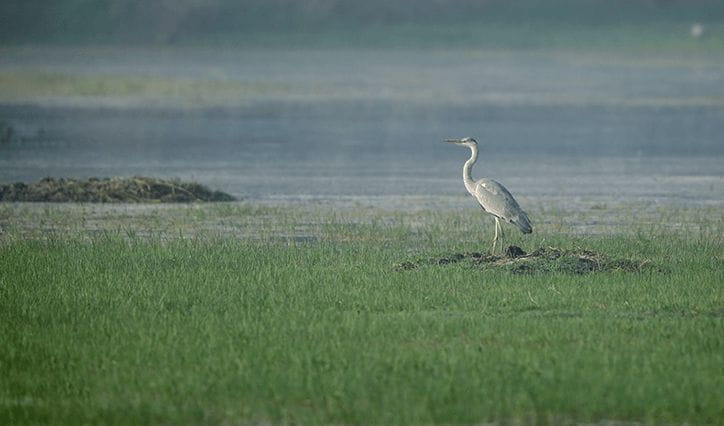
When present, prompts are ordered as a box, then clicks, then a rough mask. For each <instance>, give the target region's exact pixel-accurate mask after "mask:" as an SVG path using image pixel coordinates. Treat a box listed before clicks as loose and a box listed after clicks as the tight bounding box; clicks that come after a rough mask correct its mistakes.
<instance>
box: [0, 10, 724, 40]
mask: <svg viewBox="0 0 724 426" xmlns="http://www.w3.org/2000/svg"><path fill="white" fill-rule="evenodd" d="M694 21H705V22H715V23H717V24H721V23H722V22H724V1H723V0H394V1H390V0H365V1H359V0H4V1H2V2H0V43H2V44H14V43H38V42H40V43H52V42H57V43H74V42H79V43H103V42H106V43H108V42H110V43H161V44H171V43H189V42H191V43H194V42H199V43H208V42H223V41H225V40H226V41H231V42H239V41H243V40H245V39H247V38H249V37H252V38H253V37H255V36H258V35H259V34H262V35H264V34H266V35H269V36H271V37H277V38H282V36H284V35H287V36H288V35H290V34H291V35H294V34H296V33H301V34H307V35H309V34H318V33H325V32H327V33H330V32H331V33H334V32H338V31H355V30H358V29H363V30H366V29H369V28H370V27H375V28H394V27H395V26H398V25H399V26H407V27H409V26H416V27H418V28H423V29H424V28H426V27H439V26H443V27H444V26H447V27H454V26H458V25H460V26H464V25H466V24H468V25H485V24H490V25H498V26H501V27H502V26H505V25H512V26H522V27H525V26H534V27H535V26H536V25H537V26H549V27H555V26H561V25H562V26H579V27H584V26H585V27H596V26H599V27H610V26H620V25H646V24H662V23H667V24H676V23H681V24H684V23H687V22H689V23H690V22H694Z"/></svg>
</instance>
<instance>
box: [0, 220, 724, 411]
mask: <svg viewBox="0 0 724 426" xmlns="http://www.w3.org/2000/svg"><path fill="white" fill-rule="evenodd" d="M214 209H222V207H206V208H202V209H194V208H193V207H190V208H187V209H186V210H184V211H187V212H189V214H193V215H195V216H193V215H192V216H191V217H192V219H188V220H190V222H179V221H178V220H176V219H172V218H171V219H169V220H170V221H171V222H172V223H173V224H174V226H175V227H176V228H177V229H178V230H183V229H184V228H185V227H186V226H193V223H196V224H201V223H204V221H205V220H208V215H209V214H210V212H212V211H213V210H214ZM223 209H228V211H229V212H231V211H234V212H235V215H242V216H243V215H244V214H245V213H244V212H246V214H247V215H248V218H249V219H248V220H249V222H251V221H252V220H253V218H258V219H259V220H260V222H259V223H258V225H257V226H258V227H260V228H262V229H266V230H267V231H268V232H266V234H265V232H261V233H260V235H259V238H257V239H254V240H249V239H238V238H228V237H226V238H225V237H218V235H220V234H219V233H216V235H217V237H214V236H213V233H207V234H206V236H205V237H197V238H192V239H180V238H176V237H174V232H173V231H172V230H167V231H164V232H162V233H160V234H158V235H156V236H153V235H150V236H149V235H146V236H145V237H144V238H140V237H138V236H135V235H136V234H134V233H133V232H126V231H125V230H124V229H123V228H117V230H116V231H112V230H111V229H112V225H109V226H108V227H107V228H106V229H105V230H103V231H102V232H100V233H98V232H88V231H87V230H86V231H82V230H81V232H80V233H78V232H77V230H76V231H74V232H73V231H71V232H68V230H67V229H66V230H65V231H62V232H51V233H48V232H47V231H46V233H45V234H43V236H42V237H41V238H40V239H27V237H28V236H30V235H31V234H28V233H24V232H21V230H22V226H18V227H8V226H7V224H8V219H7V216H5V220H4V222H3V223H4V227H3V228H4V232H5V238H4V242H3V245H2V246H1V248H0V263H1V264H2V268H1V269H0V305H1V306H3V307H4V308H3V309H2V311H0V335H1V336H2V340H3V345H1V346H0V371H1V372H2V380H0V423H4V424H18V423H37V422H40V423H55V424H58V423H61V424H63V423H68V424H77V423H79V422H91V423H106V424H138V423H174V424H198V423H236V422H242V423H246V422H258V421H265V422H266V421H270V422H280V421H285V422H302V423H322V422H324V423H330V422H331V423H372V422H377V423H411V422H415V423H429V422H447V423H450V422H455V423H461V422H462V423H472V422H481V421H495V420H498V421H511V420H513V421H528V422H538V423H560V422H563V421H584V422H586V421H601V420H621V421H642V422H645V423H664V422H671V423H719V422H721V420H722V419H724V409H722V406H721V404H720V402H721V401H720V398H719V396H720V395H721V394H722V392H723V391H724V379H722V375H721V366H722V365H723V364H724V351H723V350H722V349H723V348H722V346H723V345H722V343H723V341H724V339H722V336H723V335H724V334H723V333H722V326H724V311H722V309H723V306H724V303H723V299H722V297H723V296H724V290H723V288H722V285H721V283H722V282H723V281H724V273H723V272H722V271H723V270H724V269H723V268H722V266H723V263H724V258H723V257H722V239H721V235H722V234H721V221H720V220H719V219H718V218H717V217H716V216H713V217H712V215H706V217H707V219H702V220H703V221H704V222H706V223H704V224H700V228H699V229H700V231H698V232H692V233H689V234H687V233H683V232H679V231H675V230H671V229H668V228H652V227H638V228H636V227H635V226H629V227H628V228H627V230H626V232H625V233H624V234H619V235H615V236H608V237H593V236H588V237H585V236H582V237H575V236H569V235H567V233H566V232H565V231H562V230H561V228H559V230H558V231H556V230H555V229H556V228H555V226H554V225H550V224H546V223H547V222H546V220H547V219H548V218H550V217H551V216H555V213H554V212H547V213H545V212H541V211H538V212H537V214H536V217H537V218H539V222H543V223H542V224H541V225H539V226H538V227H537V232H536V233H535V234H533V235H532V236H531V238H526V239H522V238H521V237H520V236H518V235H513V234H512V233H511V239H510V241H511V242H515V243H516V244H520V245H521V246H523V247H524V248H526V249H530V248H531V247H538V246H548V245H550V246H556V247H563V248H573V247H585V248H587V249H590V250H595V251H597V252H601V253H606V254H608V255H610V256H613V257H617V258H626V259H633V260H637V261H647V262H651V263H653V264H655V265H657V266H658V267H657V268H652V269H647V270H646V271H645V272H639V273H628V272H613V273H593V274H584V275H579V274H548V273H532V274H528V275H514V274H511V273H508V272H503V271H495V270H481V269H478V268H476V267H475V266H474V265H472V264H470V263H466V262H461V263H456V264H450V265H440V266H433V265H430V266H422V267H419V268H416V269H414V270H410V271H398V270H396V269H395V268H394V267H393V265H394V264H395V263H396V262H399V261H401V260H405V259H409V258H412V257H415V256H420V255H425V254H432V255H436V254H444V253H450V252H452V251H458V250H471V249H480V248H481V245H482V242H481V241H482V240H486V241H485V244H484V245H485V246H487V245H488V241H487V238H488V237H489V235H488V234H487V232H486V233H482V232H481V231H480V220H478V221H475V222H473V221H472V220H468V219H466V217H467V216H466V215H463V214H461V213H458V212H447V213H440V214H437V215H425V214H422V215H421V214H419V213H404V212H402V213H400V212H398V213H394V214H392V215H388V216H385V215H380V214H379V212H377V213H370V212H369V211H367V212H365V211H363V210H362V211H360V210H354V209H352V210H348V211H346V212H342V213H341V214H339V215H337V216H334V215H332V216H327V217H326V218H325V220H324V222H323V223H320V224H318V225H316V226H315V227H312V229H313V234H314V235H315V236H316V238H314V239H306V240H304V241H311V242H300V241H301V240H300V239H298V238H297V239H296V241H297V242H295V239H294V238H281V239H280V238H279V236H280V235H282V234H280V233H279V230H280V229H283V228H287V229H288V230H289V231H290V232H291V231H294V230H295V229H297V228H298V227H299V226H301V223H303V222H304V219H303V218H302V217H300V216H295V215H294V214H293V213H290V212H289V211H288V210H284V209H279V210H277V209H274V208H262V207H257V208H256V210H252V207H248V208H247V210H243V209H242V208H241V207H240V206H239V207H234V206H230V207H224V208H223ZM152 210H153V209H152ZM15 211H16V212H17V211H18V210H15ZM163 211H166V210H163ZM224 211H227V210H224ZM117 212H118V214H117V218H120V220H123V219H122V218H123V217H124V216H126V215H125V214H124V213H123V210H122V209H120V210H117ZM194 212H195V213H194ZM200 212H206V216H204V215H203V214H201V213H200ZM284 212H286V214H287V216H284V214H285V213H284ZM6 213H7V210H6ZM157 213H158V212H157ZM216 214H219V213H218V212H217V213H216ZM302 216H304V215H303V214H302ZM416 216H421V217H422V220H421V221H420V222H415V221H414V220H413V218H414V217H416ZM702 216H704V215H702ZM149 217H150V216H149ZM227 217H228V218H229V219H228V220H233V219H231V218H230V216H227ZM335 217H336V218H335ZM354 217H357V219H358V220H352V219H353V218H354ZM456 218H457V219H456ZM109 219H110V217H109ZM361 219H364V220H361ZM477 219H480V218H477ZM668 219H671V220H673V219H674V217H670V218H668ZM47 220H50V221H55V222H58V221H61V220H62V219H61V217H59V216H56V217H55V219H53V216H52V215H50V216H47ZM9 221H10V222H15V223H18V224H19V223H21V220H20V219H10V220H9ZM108 223H109V224H110V223H114V222H108ZM115 223H118V222H115ZM120 223H123V222H120ZM274 223H276V225H274V226H280V227H281V228H274V226H272V224H274ZM474 223H477V227H475V228H474V227H473V224H474ZM151 224H152V222H151ZM39 226H40V227H42V226H44V225H42V224H39ZM86 226H89V227H91V228H92V227H93V226H92V225H91V224H90V223H86ZM149 226H150V225H149ZM56 229H58V228H56ZM473 229H476V230H477V231H476V234H474V235H471V231H472V230H473ZM58 230H60V229H58ZM23 235H25V236H23ZM176 235H178V234H176ZM265 235H266V236H265ZM37 236H39V235H36V237H37Z"/></svg>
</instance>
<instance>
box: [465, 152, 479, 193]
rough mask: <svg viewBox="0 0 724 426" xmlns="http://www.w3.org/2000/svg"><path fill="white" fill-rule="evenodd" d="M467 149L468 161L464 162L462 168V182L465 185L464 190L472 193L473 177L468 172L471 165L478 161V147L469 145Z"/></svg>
mask: <svg viewBox="0 0 724 426" xmlns="http://www.w3.org/2000/svg"><path fill="white" fill-rule="evenodd" d="M469 148H470V158H469V159H468V161H466V162H465V165H464V166H463V182H464V183H465V188H466V189H467V190H468V192H473V189H474V182H473V176H472V175H471V173H470V171H471V170H472V169H473V164H475V162H476V161H478V147H477V146H475V145H471V146H470V147H469Z"/></svg>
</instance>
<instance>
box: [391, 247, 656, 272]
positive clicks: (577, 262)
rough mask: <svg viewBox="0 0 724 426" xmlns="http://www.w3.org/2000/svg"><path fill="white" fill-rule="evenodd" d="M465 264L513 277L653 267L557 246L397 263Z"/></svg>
mask: <svg viewBox="0 0 724 426" xmlns="http://www.w3.org/2000/svg"><path fill="white" fill-rule="evenodd" d="M459 262H466V263H467V264H468V265H469V266H470V267H472V268H476V269H483V270H485V269H488V270H504V271H509V272H512V273H514V274H534V273H554V272H559V273H572V274H587V273H591V272H613V271H627V272H639V271H643V270H647V269H651V268H653V267H654V266H653V265H652V264H651V263H650V262H649V261H643V262H639V261H634V260H630V259H613V258H610V257H608V256H606V255H604V254H601V253H596V252H594V251H591V250H585V249H573V250H566V249H560V248H555V247H541V248H538V249H536V250H534V251H532V252H531V253H526V252H525V251H523V250H522V249H521V248H520V247H517V246H509V247H508V248H507V249H506V250H505V253H503V254H500V255H492V254H484V253H477V252H470V253H453V254H451V255H448V256H443V257H432V258H426V259H419V260H415V261H405V262H401V263H398V264H396V265H395V266H394V267H395V269H397V270H401V271H404V270H410V269H415V268H418V267H420V266H424V265H447V264H450V263H459Z"/></svg>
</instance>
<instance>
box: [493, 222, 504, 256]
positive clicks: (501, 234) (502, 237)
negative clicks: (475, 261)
mask: <svg viewBox="0 0 724 426" xmlns="http://www.w3.org/2000/svg"><path fill="white" fill-rule="evenodd" d="M495 224H496V225H498V229H500V237H499V238H498V239H499V240H500V252H501V253H502V252H503V239H504V238H505V234H504V233H503V225H501V224H500V220H499V219H498V218H495Z"/></svg>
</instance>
